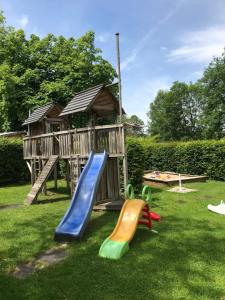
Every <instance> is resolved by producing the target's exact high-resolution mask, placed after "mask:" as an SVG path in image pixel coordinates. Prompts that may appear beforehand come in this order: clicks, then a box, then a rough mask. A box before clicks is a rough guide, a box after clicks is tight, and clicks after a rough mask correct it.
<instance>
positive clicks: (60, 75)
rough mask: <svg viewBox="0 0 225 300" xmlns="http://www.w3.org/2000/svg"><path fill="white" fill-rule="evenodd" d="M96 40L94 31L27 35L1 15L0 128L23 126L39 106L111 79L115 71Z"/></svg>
mask: <svg viewBox="0 0 225 300" xmlns="http://www.w3.org/2000/svg"><path fill="white" fill-rule="evenodd" d="M94 39H95V34H94V32H92V31H89V32H87V33H86V34H85V35H83V36H82V37H80V38H78V39H75V38H68V39H67V38H65V37H63V36H54V35H53V34H48V35H47V36H45V37H44V38H40V37H38V36H36V35H31V36H30V37H29V38H26V36H25V33H24V31H23V30H16V29H14V28H13V27H9V26H7V25H6V23H5V19H4V17H3V15H2V14H0V131H7V130H17V129H20V126H21V123H22V121H23V120H24V119H25V118H26V117H27V115H28V110H29V109H31V108H34V107H36V106H37V105H42V104H45V103H46V102H49V101H57V102H59V103H61V104H62V105H65V104H66V103H67V102H68V101H69V100H70V99H71V97H72V95H73V94H74V93H75V92H78V91H81V90H82V89H85V88H88V87H91V86H94V85H97V84H100V83H106V84H108V83H111V82H112V81H113V79H114V78H115V76H116V72H115V70H114V69H113V67H112V66H111V65H110V64H109V63H108V62H107V61H106V60H104V59H103V58H102V56H101V50H100V49H98V48H96V47H95V45H94Z"/></svg>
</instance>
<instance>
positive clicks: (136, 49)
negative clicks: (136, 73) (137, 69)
mask: <svg viewBox="0 0 225 300" xmlns="http://www.w3.org/2000/svg"><path fill="white" fill-rule="evenodd" d="M184 1H185V0H180V1H179V2H177V4H176V5H175V7H174V8H172V9H171V10H170V11H169V12H168V13H167V14H166V16H165V17H164V18H162V19H160V21H158V22H157V23H156V25H155V26H153V27H152V28H151V29H150V30H149V31H148V32H147V33H146V34H145V35H144V37H143V38H142V39H141V40H140V41H139V42H138V43H137V46H136V47H134V49H133V50H132V51H131V54H130V55H128V56H127V57H126V58H125V59H124V61H122V63H121V70H125V69H127V68H128V66H129V65H130V64H131V63H132V62H134V61H135V60H136V58H137V55H138V53H139V52H140V51H141V50H142V49H143V48H144V46H145V43H146V42H147V40H148V39H149V38H150V37H151V36H152V35H153V34H154V33H155V32H156V31H157V30H158V29H159V28H160V26H162V25H163V24H165V23H166V22H167V21H168V20H169V19H170V18H171V17H172V16H173V15H174V14H175V12H176V11H177V9H178V8H179V7H180V6H181V4H183V2H184Z"/></svg>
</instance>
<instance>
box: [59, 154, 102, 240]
mask: <svg viewBox="0 0 225 300" xmlns="http://www.w3.org/2000/svg"><path fill="white" fill-rule="evenodd" d="M107 156H108V155H107V153H106V152H105V151H104V153H94V152H91V153H90V156H89V159H88V161H87V163H86V165H85V167H84V169H83V171H82V173H81V175H80V177H79V180H78V182H77V186H76V189H75V192H74V195H73V198H72V200H71V204H70V207H69V208H68V210H67V212H66V214H65V216H64V217H63V219H62V221H61V222H60V223H59V225H58V227H57V228H56V231H55V240H56V241H68V240H69V241H70V240H74V239H80V238H81V237H82V235H83V233H84V231H85V228H86V226H87V224H88V220H89V218H90V216H91V211H92V207H93V204H94V200H95V197H96V192H97V188H98V185H99V181H100V178H101V175H102V172H103V170H104V167H105V164H106V161H107Z"/></svg>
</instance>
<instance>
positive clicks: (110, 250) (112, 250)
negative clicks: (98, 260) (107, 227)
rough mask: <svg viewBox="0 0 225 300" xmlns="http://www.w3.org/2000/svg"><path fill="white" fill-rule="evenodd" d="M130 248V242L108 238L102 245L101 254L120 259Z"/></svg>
mask: <svg viewBox="0 0 225 300" xmlns="http://www.w3.org/2000/svg"><path fill="white" fill-rule="evenodd" d="M128 250H129V243H128V242H116V241H112V240H110V239H109V238H107V239H106V240H105V241H104V242H103V243H102V245H101V248H100V250H99V256H101V257H105V258H110V259H120V258H121V257H122V256H123V255H124V254H125V253H126V252H127V251H128Z"/></svg>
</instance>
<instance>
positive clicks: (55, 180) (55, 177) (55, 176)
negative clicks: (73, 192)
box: [54, 164, 58, 190]
mask: <svg viewBox="0 0 225 300" xmlns="http://www.w3.org/2000/svg"><path fill="white" fill-rule="evenodd" d="M54 188H55V189H56V190H57V188H58V182H57V164H56V165H55V167H54Z"/></svg>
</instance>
